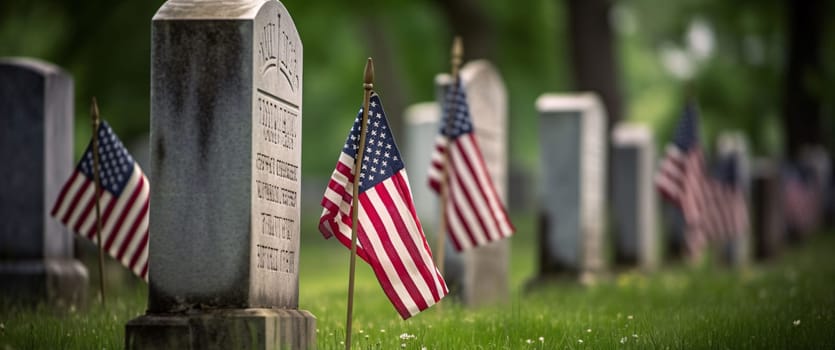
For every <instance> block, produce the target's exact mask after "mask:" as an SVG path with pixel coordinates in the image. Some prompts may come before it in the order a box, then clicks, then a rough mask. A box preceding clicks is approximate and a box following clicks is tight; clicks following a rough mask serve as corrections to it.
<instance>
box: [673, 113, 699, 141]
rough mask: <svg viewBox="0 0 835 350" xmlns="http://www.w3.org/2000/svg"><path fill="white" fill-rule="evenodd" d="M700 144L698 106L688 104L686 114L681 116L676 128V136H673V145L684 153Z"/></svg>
mask: <svg viewBox="0 0 835 350" xmlns="http://www.w3.org/2000/svg"><path fill="white" fill-rule="evenodd" d="M698 142H699V115H698V112H697V111H696V106H694V105H693V104H692V103H688V104H687V106H685V107H684V113H683V115H682V116H681V121H679V123H678V126H677V127H676V133H675V136H673V143H674V144H675V145H676V146H678V148H679V149H681V150H682V151H684V152H687V151H690V149H691V148H692V147H693V146H695V145H696V144H697V143H698Z"/></svg>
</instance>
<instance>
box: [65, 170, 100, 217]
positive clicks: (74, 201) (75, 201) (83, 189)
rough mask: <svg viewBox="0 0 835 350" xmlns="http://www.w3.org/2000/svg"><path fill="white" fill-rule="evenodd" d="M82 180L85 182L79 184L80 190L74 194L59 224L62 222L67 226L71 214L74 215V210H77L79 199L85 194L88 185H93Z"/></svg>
mask: <svg viewBox="0 0 835 350" xmlns="http://www.w3.org/2000/svg"><path fill="white" fill-rule="evenodd" d="M84 180H85V181H83V182H82V183H81V188H79V189H78V192H76V193H75V196H73V197H72V201H70V207H69V208H68V209H67V212H66V213H64V217H62V218H61V222H63V223H64V225H69V221H70V217H71V216H72V214H73V213H75V210H74V209H76V208H78V202H79V201H81V197H82V196H83V195H84V192H87V188H89V187H90V184H92V183H93V182H92V181H89V180H87V179H84Z"/></svg>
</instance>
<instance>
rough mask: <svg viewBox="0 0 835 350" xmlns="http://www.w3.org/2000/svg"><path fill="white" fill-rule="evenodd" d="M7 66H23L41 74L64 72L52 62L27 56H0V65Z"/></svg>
mask: <svg viewBox="0 0 835 350" xmlns="http://www.w3.org/2000/svg"><path fill="white" fill-rule="evenodd" d="M3 66H9V67H16V68H23V69H27V70H30V71H34V72H37V73H38V74H41V75H51V74H65V75H66V72H64V70H63V69H61V67H58V66H56V65H54V64H52V63H49V62H46V61H42V60H39V59H36V58H29V57H0V67H3Z"/></svg>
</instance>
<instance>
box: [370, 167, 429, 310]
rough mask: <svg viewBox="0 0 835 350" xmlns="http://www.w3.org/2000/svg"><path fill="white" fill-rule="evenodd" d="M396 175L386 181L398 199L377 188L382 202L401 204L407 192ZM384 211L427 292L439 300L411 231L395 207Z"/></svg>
mask: <svg viewBox="0 0 835 350" xmlns="http://www.w3.org/2000/svg"><path fill="white" fill-rule="evenodd" d="M398 175H399V173H398V174H395V175H394V176H393V177H392V178H391V180H388V181H391V183H392V185H393V186H394V188H396V189H397V191H398V192H397V193H395V195H396V196H398V197H399V198H397V199H395V198H392V195H391V194H390V193H389V192H388V188H386V187H385V186H379V185H378V186H377V195H379V196H380V199H382V200H383V202H385V203H394V202H395V201H399V202H401V203H402V202H403V201H404V198H403V196H402V193H403V192H408V189H407V190H406V191H404V190H403V189H402V187H399V186H403V185H404V184H403V181H402V179H399V180H400V181H397V180H398V179H395V177H399V176H398ZM407 203H408V202H407ZM406 206H407V210H409V211H410V213H409V215H410V216H411V215H413V213H414V209H413V208H408V205H406ZM385 209H386V210H387V211H388V214H389V216H390V217H391V220H392V221H393V222H394V225H395V227H397V230H396V231H395V233H397V234H398V235H399V236H400V240H401V241H402V242H403V246H404V247H405V248H406V251H408V252H409V257H410V258H411V259H412V261H414V264H415V267H417V269H418V273H419V274H420V276H421V277H423V280H424V281H425V283H426V285H427V286H429V291H430V292H431V293H432V297H433V298H434V299H435V300H436V301H437V300H439V298H440V296H439V294H438V290H437V289H436V288H435V283H430V282H431V281H433V280H434V279H433V277H432V273H431V272H430V271H429V268H428V267H427V266H426V265H425V264H424V263H423V256H421V254H420V252H419V251H418V245H417V242H415V240H414V239H413V238H412V235H411V234H410V233H411V232H412V230H410V229H409V228H408V227H407V226H406V223H405V221H404V219H403V217H402V216H401V213H400V211H399V210H398V207H397V206H396V205H388V206H386V207H385ZM416 228H417V229H418V230H419V229H420V228H419V227H416ZM419 232H423V231H419Z"/></svg>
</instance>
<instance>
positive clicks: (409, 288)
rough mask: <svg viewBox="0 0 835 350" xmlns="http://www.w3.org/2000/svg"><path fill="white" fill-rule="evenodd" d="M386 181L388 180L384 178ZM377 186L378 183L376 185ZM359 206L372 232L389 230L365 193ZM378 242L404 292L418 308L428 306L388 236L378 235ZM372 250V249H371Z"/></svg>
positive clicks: (361, 196)
mask: <svg viewBox="0 0 835 350" xmlns="http://www.w3.org/2000/svg"><path fill="white" fill-rule="evenodd" d="M386 181H388V180H386ZM378 186H379V185H378ZM359 202H360V208H362V215H364V216H367V217H368V219H369V221H371V224H372V225H373V226H374V227H373V228H374V231H375V232H374V234H380V233H383V234H385V233H387V232H388V231H389V230H388V229H387V228H386V227H385V226H384V225H383V223H382V221H381V219H380V216H379V214H378V213H377V210H376V208H375V206H374V204H373V203H371V201H370V200H369V199H368V196H366V195H360V196H359ZM384 204H385V206H389V205H393V204H392V203H384ZM380 243H381V244H382V245H383V252H382V253H384V254H386V256H387V257H388V258H389V260H390V261H391V265H392V267H394V270H395V271H396V272H397V277H398V280H399V282H400V283H402V284H403V286H404V287H405V288H406V292H407V293H408V294H409V297H411V298H412V301H413V302H414V303H415V304H417V306H418V309H420V310H423V309H426V308H428V307H429V306H428V305H426V301H425V300H423V296H422V295H420V291H419V290H418V288H417V285H415V282H414V281H413V280H412V278H411V276H410V275H409V272H408V271H407V270H406V267H405V265H404V263H403V260H402V258H401V257H400V255H399V254H398V253H397V250H396V249H395V248H394V246H393V245H392V244H391V239H390V238H389V237H385V236H380ZM372 250H373V249H372Z"/></svg>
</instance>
